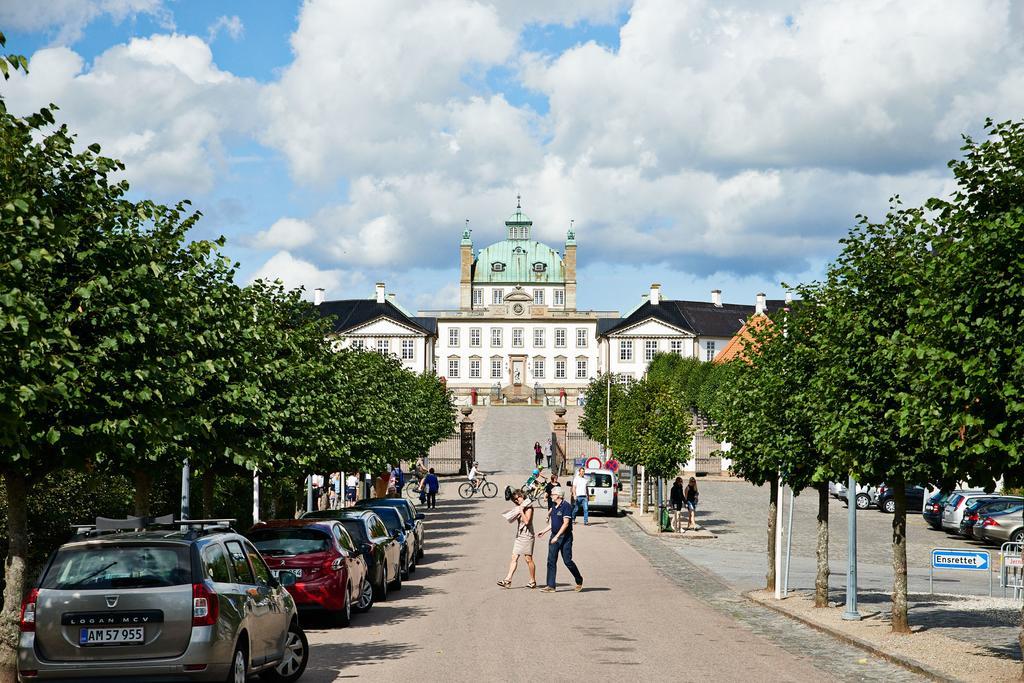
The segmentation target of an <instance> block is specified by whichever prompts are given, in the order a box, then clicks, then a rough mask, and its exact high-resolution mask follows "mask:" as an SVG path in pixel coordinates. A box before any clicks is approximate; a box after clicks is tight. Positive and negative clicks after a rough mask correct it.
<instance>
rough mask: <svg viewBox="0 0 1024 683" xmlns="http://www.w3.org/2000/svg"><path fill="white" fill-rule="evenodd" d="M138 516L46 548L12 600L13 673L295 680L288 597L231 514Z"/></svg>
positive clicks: (297, 632)
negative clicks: (44, 558) (31, 582)
mask: <svg viewBox="0 0 1024 683" xmlns="http://www.w3.org/2000/svg"><path fill="white" fill-rule="evenodd" d="M147 521H149V520H144V519H134V520H104V519H98V520H97V524H96V526H95V527H91V526H90V527H80V532H81V533H80V534H79V536H78V537H76V539H75V540H73V541H72V542H70V543H67V544H65V545H63V546H61V548H60V549H59V550H57V552H56V553H54V554H53V556H52V557H51V558H50V560H49V562H48V563H47V565H46V567H45V568H44V569H43V571H42V573H41V574H40V578H39V580H38V582H37V583H36V586H35V587H34V588H33V589H32V590H31V591H29V593H28V595H27V596H26V598H25V601H24V603H23V605H22V610H21V634H20V636H21V637H20V643H19V649H18V675H19V678H20V680H22V681H35V680H47V681H50V680H74V681H82V680H93V681H109V680H124V679H129V680H130V679H134V680H144V681H153V682H158V681H234V682H236V683H242V682H243V681H245V680H246V678H247V677H248V676H249V675H250V674H251V673H257V672H259V673H261V674H263V676H264V678H266V679H268V680H271V681H279V682H290V681H295V680H298V679H299V678H300V677H301V676H302V674H303V672H304V670H305V668H306V663H307V661H308V659H309V645H308V643H307V641H306V636H305V634H304V633H303V631H302V629H301V628H300V627H299V623H298V618H297V614H296V609H295V602H294V601H293V600H292V597H291V596H290V595H289V594H288V591H287V590H285V588H284V587H283V586H282V585H281V583H280V582H279V581H278V579H275V578H274V577H273V576H272V575H271V573H270V570H269V569H268V568H267V565H266V564H265V563H264V561H263V558H262V556H261V555H260V553H259V552H258V551H257V550H256V549H255V548H254V547H253V545H252V544H251V543H250V542H249V541H248V540H247V539H246V538H245V537H243V536H241V535H240V534H238V533H235V532H234V530H232V529H231V528H230V527H228V526H226V524H227V523H229V522H230V521H232V520H189V521H186V522H182V521H180V520H174V519H173V518H170V517H168V518H162V519H160V520H156V523H148V524H147ZM126 528H134V529H135V530H134V531H124V529H126ZM284 580H286V581H287V580H288V579H284Z"/></svg>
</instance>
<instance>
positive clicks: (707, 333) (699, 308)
mask: <svg viewBox="0 0 1024 683" xmlns="http://www.w3.org/2000/svg"><path fill="white" fill-rule="evenodd" d="M765 305H766V308H767V309H768V312H769V313H773V312H775V311H777V310H779V309H780V308H782V307H783V306H784V305H785V301H783V300H782V299H768V300H767V301H766V302H765ZM752 315H754V307H753V306H747V305H744V304H722V305H721V306H715V305H714V304H713V303H711V302H710V301H677V300H672V299H662V300H661V301H660V302H659V303H658V304H657V305H654V304H652V303H651V302H650V301H645V302H644V303H643V304H642V305H641V306H640V307H639V308H637V309H636V310H635V311H633V312H632V313H630V314H629V315H628V316H626V317H625V318H620V319H618V320H611V321H610V322H611V324H610V325H602V322H604V321H603V320H599V321H598V328H597V332H598V334H599V335H604V334H609V333H611V332H615V331H617V330H621V329H625V328H627V327H632V326H633V325H637V324H639V323H641V322H643V321H645V320H650V319H652V318H653V319H655V320H660V321H662V322H664V323H667V324H669V325H672V326H674V327H679V328H681V329H684V330H687V331H689V332H692V333H693V334H695V335H697V336H698V337H732V336H733V335H734V334H736V333H737V332H739V330H740V328H741V327H743V323H744V322H746V320H747V318H749V317H750V316H752Z"/></svg>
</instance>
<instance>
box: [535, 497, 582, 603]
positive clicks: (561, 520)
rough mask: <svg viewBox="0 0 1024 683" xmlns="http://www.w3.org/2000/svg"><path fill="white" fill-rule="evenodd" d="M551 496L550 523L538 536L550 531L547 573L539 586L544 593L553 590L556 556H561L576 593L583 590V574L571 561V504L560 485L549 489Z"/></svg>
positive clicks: (556, 569)
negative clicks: (542, 585) (553, 503)
mask: <svg viewBox="0 0 1024 683" xmlns="http://www.w3.org/2000/svg"><path fill="white" fill-rule="evenodd" d="M551 498H552V500H554V502H555V507H553V508H552V509H551V516H550V520H551V521H550V523H549V524H548V525H547V527H545V528H544V529H543V530H542V531H540V533H538V534H537V537H538V538H541V537H543V536H544V534H546V533H548V532H549V531H550V532H551V542H550V543H548V575H547V581H546V582H545V584H546V585H545V586H544V587H543V588H541V591H543V592H544V593H554V592H555V573H556V572H557V571H558V556H559V555H561V556H562V563H563V564H564V565H565V568H566V569H568V570H569V573H570V574H572V577H573V578H574V579H575V580H576V588H575V589H574V590H575V591H576V592H577V593H578V592H580V591H581V590H583V575H582V574H580V570H579V568H578V567H577V566H576V563H575V562H573V561H572V506H570V505H569V503H567V502H566V501H565V498H563V497H562V487H561V486H556V487H554V488H553V489H551Z"/></svg>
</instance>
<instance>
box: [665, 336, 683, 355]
mask: <svg viewBox="0 0 1024 683" xmlns="http://www.w3.org/2000/svg"><path fill="white" fill-rule="evenodd" d="M668 346H669V348H670V349H672V353H675V354H679V355H680V356H681V355H683V340H682V339H673V340H672V341H670V342H669V343H668Z"/></svg>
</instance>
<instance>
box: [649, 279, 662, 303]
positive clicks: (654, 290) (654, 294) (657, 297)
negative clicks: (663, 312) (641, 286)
mask: <svg viewBox="0 0 1024 683" xmlns="http://www.w3.org/2000/svg"><path fill="white" fill-rule="evenodd" d="M647 300H648V301H650V302H651V305H652V306H657V305H658V304H659V303H661V285H659V284H658V283H654V284H653V285H651V296H650V297H648V299H647Z"/></svg>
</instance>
